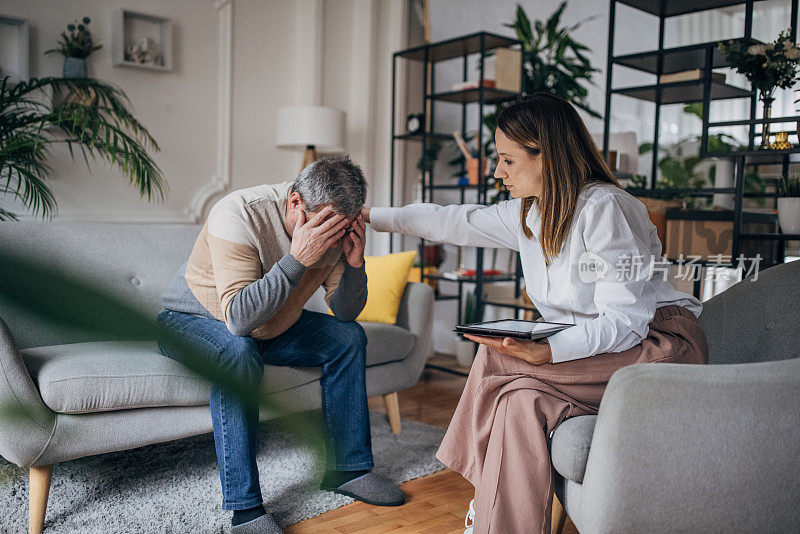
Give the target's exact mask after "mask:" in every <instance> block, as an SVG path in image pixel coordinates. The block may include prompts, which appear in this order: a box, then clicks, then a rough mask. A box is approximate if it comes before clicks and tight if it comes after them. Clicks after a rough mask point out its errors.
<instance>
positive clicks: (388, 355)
mask: <svg viewBox="0 0 800 534" xmlns="http://www.w3.org/2000/svg"><path fill="white" fill-rule="evenodd" d="M359 324H361V326H362V327H363V328H364V333H365V334H367V365H368V366H372V365H380V364H382V363H389V362H396V361H400V360H404V359H405V358H406V356H408V355H409V354H411V351H412V350H414V345H416V343H417V336H415V335H414V334H412V333H411V332H410V331H409V330H406V329H405V328H401V327H399V326H395V325H393V324H382V323H359Z"/></svg>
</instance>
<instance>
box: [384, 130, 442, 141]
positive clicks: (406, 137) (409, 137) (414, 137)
mask: <svg viewBox="0 0 800 534" xmlns="http://www.w3.org/2000/svg"><path fill="white" fill-rule="evenodd" d="M423 138H425V139H426V140H428V139H438V140H440V141H453V136H452V135H450V134H443V133H422V132H417V133H404V134H400V135H395V136H394V139H397V140H399V141H422V139H423Z"/></svg>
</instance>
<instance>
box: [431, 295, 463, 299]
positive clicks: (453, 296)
mask: <svg viewBox="0 0 800 534" xmlns="http://www.w3.org/2000/svg"><path fill="white" fill-rule="evenodd" d="M433 300H458V295H435V296H434V297H433Z"/></svg>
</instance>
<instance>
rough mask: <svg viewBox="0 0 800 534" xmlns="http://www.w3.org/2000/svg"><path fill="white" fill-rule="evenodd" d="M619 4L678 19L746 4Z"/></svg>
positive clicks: (627, 0) (723, 0)
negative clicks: (680, 16) (690, 14)
mask: <svg viewBox="0 0 800 534" xmlns="http://www.w3.org/2000/svg"><path fill="white" fill-rule="evenodd" d="M756 1H760V0H756ZM618 2H619V3H620V4H625V5H628V6H630V7H633V8H635V9H638V10H640V11H644V12H646V13H650V14H651V15H655V16H657V17H658V16H662V17H677V16H679V15H687V14H689V13H697V12H698V11H708V10H709V9H717V8H720V7H729V6H737V5H739V4H744V3H745V2H743V1H742V0H618Z"/></svg>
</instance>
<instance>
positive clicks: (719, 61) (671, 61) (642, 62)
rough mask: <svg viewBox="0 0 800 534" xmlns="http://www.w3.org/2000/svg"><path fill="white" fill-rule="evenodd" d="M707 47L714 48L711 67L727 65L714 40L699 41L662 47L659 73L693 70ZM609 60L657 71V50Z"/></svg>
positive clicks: (704, 54) (704, 59) (701, 64)
mask: <svg viewBox="0 0 800 534" xmlns="http://www.w3.org/2000/svg"><path fill="white" fill-rule="evenodd" d="M708 47H713V48H714V52H713V55H712V60H711V64H712V68H714V69H716V68H721V67H728V66H729V63H728V62H727V60H726V59H725V56H724V55H723V54H722V52H720V51H719V50H718V49H717V43H716V42H713V43H701V44H696V45H689V46H680V47H676V48H666V49H664V51H663V54H664V65H663V68H662V71H661V74H671V73H673V72H681V71H686V70H694V69H697V68H700V67H702V66H703V65H704V64H705V61H706V49H708ZM611 61H612V62H613V63H614V64H616V65H622V66H624V67H628V68H631V69H636V70H640V71H644V72H649V73H651V74H656V73H657V72H658V50H651V51H648V52H638V53H635V54H625V55H622V56H615V57H614V58H612V60H611Z"/></svg>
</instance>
